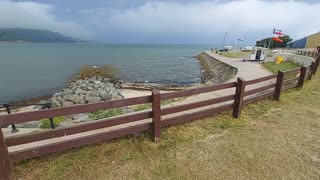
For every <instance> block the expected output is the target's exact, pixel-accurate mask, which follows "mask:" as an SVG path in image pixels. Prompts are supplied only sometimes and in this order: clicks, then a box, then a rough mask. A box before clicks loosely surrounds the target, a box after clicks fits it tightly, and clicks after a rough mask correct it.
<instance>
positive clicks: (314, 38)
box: [287, 32, 320, 49]
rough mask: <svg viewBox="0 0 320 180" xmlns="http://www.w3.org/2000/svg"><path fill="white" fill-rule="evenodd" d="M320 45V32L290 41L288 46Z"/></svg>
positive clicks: (305, 46) (300, 47)
mask: <svg viewBox="0 0 320 180" xmlns="http://www.w3.org/2000/svg"><path fill="white" fill-rule="evenodd" d="M318 46H320V32H317V33H315V34H312V35H309V36H307V37H304V38H301V39H298V40H295V41H292V42H290V43H288V45H287V47H288V48H298V49H304V48H316V47H318Z"/></svg>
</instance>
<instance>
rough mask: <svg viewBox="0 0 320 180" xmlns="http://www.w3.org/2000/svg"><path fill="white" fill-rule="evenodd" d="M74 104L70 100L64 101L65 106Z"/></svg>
mask: <svg viewBox="0 0 320 180" xmlns="http://www.w3.org/2000/svg"><path fill="white" fill-rule="evenodd" d="M72 105H74V103H73V102H70V101H65V102H63V103H62V106H63V107H69V106H72Z"/></svg>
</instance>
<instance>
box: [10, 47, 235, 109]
mask: <svg viewBox="0 0 320 180" xmlns="http://www.w3.org/2000/svg"><path fill="white" fill-rule="evenodd" d="M194 57H195V58H197V61H199V63H200V66H201V67H200V68H201V69H200V70H201V72H202V73H201V79H202V82H199V83H193V84H181V85H180V84H177V85H167V84H151V83H150V84H148V83H126V82H123V83H121V84H120V85H119V91H121V93H123V94H125V95H124V97H125V98H130V97H138V96H139V95H142V94H148V95H149V94H150V91H151V90H152V89H158V90H161V91H166V92H169V91H179V90H184V89H190V88H195V87H201V86H208V85H215V84H221V83H225V82H227V81H228V80H229V79H232V78H233V77H234V76H235V75H236V73H237V68H235V67H232V66H230V65H229V64H226V63H224V62H222V61H219V60H217V59H215V58H213V57H212V56H210V55H208V54H207V53H206V52H205V51H204V52H202V53H200V54H199V55H197V56H194ZM53 94H54V93H48V94H44V95H39V96H38V97H35V96H33V97H30V98H23V99H21V100H13V101H10V103H13V104H14V103H15V104H18V103H19V104H33V103H39V102H41V101H46V100H49V99H50V98H51V97H52V95H53ZM135 94H136V95H135Z"/></svg>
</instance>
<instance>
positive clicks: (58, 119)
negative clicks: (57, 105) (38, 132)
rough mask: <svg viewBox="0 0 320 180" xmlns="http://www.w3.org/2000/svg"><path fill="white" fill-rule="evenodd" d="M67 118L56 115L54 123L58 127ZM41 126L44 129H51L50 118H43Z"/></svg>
mask: <svg viewBox="0 0 320 180" xmlns="http://www.w3.org/2000/svg"><path fill="white" fill-rule="evenodd" d="M64 120H65V117H55V118H53V123H54V125H55V127H58V126H59V124H60V123H61V122H62V121H64ZM40 128H43V129H51V123H50V120H49V119H43V120H41V125H40Z"/></svg>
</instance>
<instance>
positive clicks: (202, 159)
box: [16, 73, 320, 179]
mask: <svg viewBox="0 0 320 180" xmlns="http://www.w3.org/2000/svg"><path fill="white" fill-rule="evenodd" d="M319 76H320V73H318V74H317V76H316V78H315V79H313V80H312V81H307V84H306V85H305V87H304V88H303V89H301V90H291V91H288V92H285V93H283V94H282V96H281V101H280V102H276V101H273V100H271V99H267V100H263V101H260V102H259V103H256V104H251V105H249V106H246V107H245V108H244V109H243V113H242V116H241V118H240V119H238V120H234V119H232V118H231V117H230V116H231V112H225V113H222V114H220V115H218V116H215V117H212V118H206V119H204V120H201V121H195V122H192V123H187V124H184V125H180V126H175V127H171V128H168V129H163V130H162V138H161V142H160V143H158V144H155V143H153V142H152V141H151V138H150V135H149V134H142V135H140V136H138V137H129V138H121V139H118V140H114V141H109V142H105V143H100V144H98V145H96V146H88V147H83V148H80V149H76V150H72V151H68V152H67V153H58V154H55V155H51V156H46V157H42V158H38V159H34V160H29V161H25V162H22V163H20V164H19V165H16V174H17V175H18V177H23V179H196V178H197V179H317V178H318V177H320V118H319V117H320V109H319V107H320V101H319V98H320V77H319ZM297 102H298V103H297Z"/></svg>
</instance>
